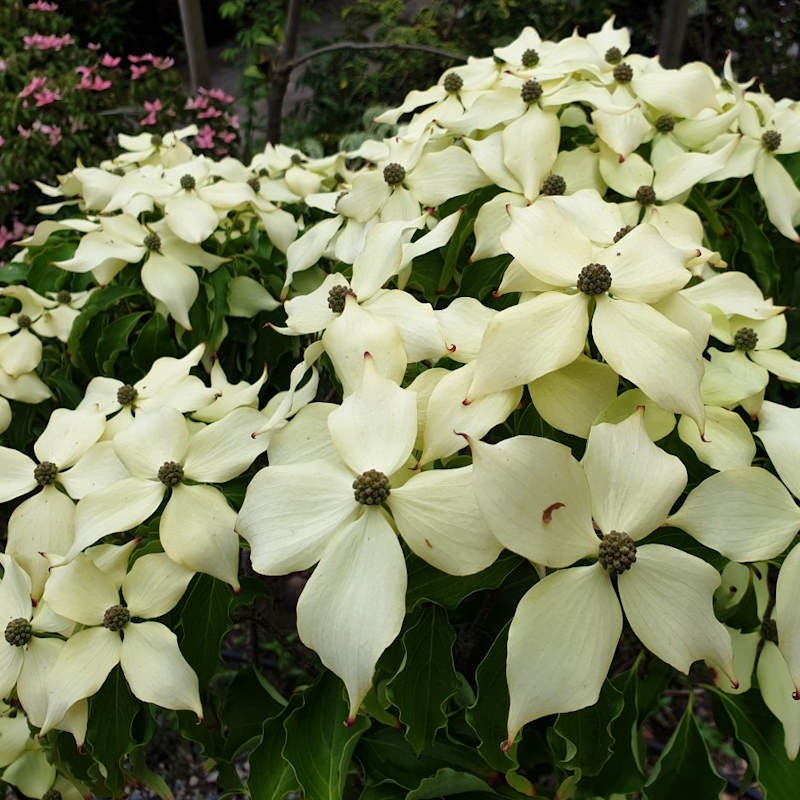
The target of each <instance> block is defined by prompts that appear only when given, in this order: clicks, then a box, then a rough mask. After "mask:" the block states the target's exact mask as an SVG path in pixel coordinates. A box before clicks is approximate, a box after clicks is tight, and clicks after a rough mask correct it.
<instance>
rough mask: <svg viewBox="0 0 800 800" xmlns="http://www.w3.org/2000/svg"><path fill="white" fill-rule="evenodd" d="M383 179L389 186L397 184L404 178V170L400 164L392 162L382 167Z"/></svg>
mask: <svg viewBox="0 0 800 800" xmlns="http://www.w3.org/2000/svg"><path fill="white" fill-rule="evenodd" d="M383 179H384V180H385V181H386V183H388V184H389V186H399V185H400V184H401V183H402V182H403V181H404V180H405V179H406V170H405V167H404V166H403V165H402V164H397V163H396V162H394V161H393V162H392V163H391V164H387V165H386V166H385V167H384V168H383Z"/></svg>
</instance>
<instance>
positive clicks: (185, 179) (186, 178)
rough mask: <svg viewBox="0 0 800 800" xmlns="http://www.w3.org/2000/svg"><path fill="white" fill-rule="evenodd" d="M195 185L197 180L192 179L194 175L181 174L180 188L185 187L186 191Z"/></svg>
mask: <svg viewBox="0 0 800 800" xmlns="http://www.w3.org/2000/svg"><path fill="white" fill-rule="evenodd" d="M196 185H197V182H196V181H195V179H194V175H181V189H186V191H187V192H188V191H191V190H192V189H194V187H195V186H196Z"/></svg>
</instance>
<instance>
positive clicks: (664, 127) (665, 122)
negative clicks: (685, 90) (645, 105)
mask: <svg viewBox="0 0 800 800" xmlns="http://www.w3.org/2000/svg"><path fill="white" fill-rule="evenodd" d="M655 125H656V130H657V131H658V132H659V133H669V132H670V131H671V130H673V129H674V128H675V117H673V116H672V115H671V114H662V115H661V116H660V117H659V118H658V119H657V120H656V122H655Z"/></svg>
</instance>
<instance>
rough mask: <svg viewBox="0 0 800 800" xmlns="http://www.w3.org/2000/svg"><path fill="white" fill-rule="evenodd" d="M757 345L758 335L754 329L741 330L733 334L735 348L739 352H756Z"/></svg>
mask: <svg viewBox="0 0 800 800" xmlns="http://www.w3.org/2000/svg"><path fill="white" fill-rule="evenodd" d="M757 344H758V334H757V333H756V332H755V331H754V330H753V329H752V328H739V330H738V331H736V333H734V334H733V346H734V347H735V348H736V349H737V350H743V351H744V352H745V353H746V352H748V351H750V350H755V349H756V345H757Z"/></svg>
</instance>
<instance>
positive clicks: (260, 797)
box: [247, 719, 300, 800]
mask: <svg viewBox="0 0 800 800" xmlns="http://www.w3.org/2000/svg"><path fill="white" fill-rule="evenodd" d="M285 743H286V731H285V730H284V728H283V720H282V719H273V720H270V721H269V722H268V723H267V724H266V725H265V726H264V738H263V739H262V740H261V744H260V745H258V747H256V748H255V750H253V751H252V752H251V753H250V756H249V759H248V760H249V762H250V775H249V777H248V779H247V788H248V789H249V790H250V796H251V797H253V798H257V800H283V798H284V797H285V796H286V794H287V793H288V792H291V791H294V790H296V789H299V788H300V784H299V782H298V780H297V778H296V777H295V774H294V770H292V767H291V765H290V764H289V762H288V761H287V760H286V759H285V758H284V757H283V754H282V751H283V748H284V745H285Z"/></svg>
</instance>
